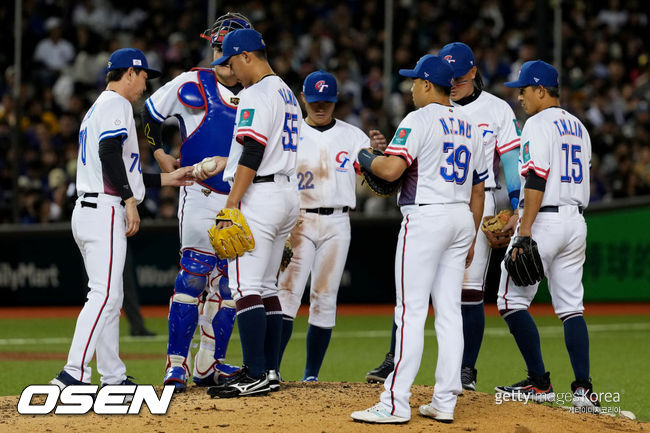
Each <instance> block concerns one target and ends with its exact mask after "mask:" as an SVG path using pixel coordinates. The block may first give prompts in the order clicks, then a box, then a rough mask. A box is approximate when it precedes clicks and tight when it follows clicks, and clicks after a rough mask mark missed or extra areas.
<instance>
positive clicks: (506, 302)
mask: <svg viewBox="0 0 650 433" xmlns="http://www.w3.org/2000/svg"><path fill="white" fill-rule="evenodd" d="M506 272H507V271H506ZM509 285H510V275H508V276H507V277H506V291H505V292H504V293H503V301H504V302H505V304H506V310H507V309H508V299H506V295H507V294H508V286H509Z"/></svg>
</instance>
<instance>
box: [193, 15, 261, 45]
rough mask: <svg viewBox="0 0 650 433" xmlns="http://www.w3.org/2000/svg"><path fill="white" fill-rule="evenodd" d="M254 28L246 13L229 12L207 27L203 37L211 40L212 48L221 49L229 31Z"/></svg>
mask: <svg viewBox="0 0 650 433" xmlns="http://www.w3.org/2000/svg"><path fill="white" fill-rule="evenodd" d="M252 28H253V25H252V24H251V22H250V21H249V20H248V18H246V17H245V16H244V15H242V14H239V13H237V12H229V13H227V14H225V15H222V16H220V17H219V18H217V20H216V21H215V22H214V24H212V27H210V28H209V29H206V30H205V31H204V32H203V34H202V35H201V37H202V38H204V39H207V40H209V41H210V46H211V47H212V48H217V49H219V51H221V44H222V43H223V38H224V37H225V36H226V35H227V34H228V33H230V32H232V31H234V30H239V29H252Z"/></svg>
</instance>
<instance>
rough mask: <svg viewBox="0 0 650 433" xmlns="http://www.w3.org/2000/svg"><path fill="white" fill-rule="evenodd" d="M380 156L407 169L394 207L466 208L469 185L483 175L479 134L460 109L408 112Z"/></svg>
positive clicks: (436, 107)
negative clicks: (398, 160)
mask: <svg viewBox="0 0 650 433" xmlns="http://www.w3.org/2000/svg"><path fill="white" fill-rule="evenodd" d="M385 153H386V154H387V155H399V156H401V157H403V158H404V159H405V160H406V163H407V164H408V168H407V169H406V172H405V176H404V180H403V183H402V187H401V188H400V192H399V195H398V197H397V201H398V204H399V205H400V206H405V205H411V204H431V203H437V204H442V203H469V199H470V197H471V189H472V185H473V184H474V183H478V182H480V181H484V180H485V179H486V178H487V176H488V169H487V166H486V163H485V152H483V144H482V142H481V135H480V131H479V130H478V129H477V128H476V127H475V126H474V124H473V123H472V122H471V121H470V119H469V117H468V116H467V115H465V114H464V113H463V112H462V111H461V110H458V109H456V108H453V107H448V106H445V105H440V104H429V105H427V106H426V107H422V108H420V109H419V110H416V111H413V112H411V113H409V114H408V115H407V116H406V117H405V118H404V120H402V122H401V123H400V124H399V127H398V128H397V131H396V132H395V136H394V137H393V140H392V141H391V142H390V144H389V145H388V147H387V148H386V152H385ZM420 167H422V169H420ZM431 167H434V169H433V170H432V169H431Z"/></svg>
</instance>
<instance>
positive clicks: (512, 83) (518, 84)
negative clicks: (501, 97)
mask: <svg viewBox="0 0 650 433" xmlns="http://www.w3.org/2000/svg"><path fill="white" fill-rule="evenodd" d="M503 85H504V86H506V87H526V86H528V84H525V83H523V82H521V81H519V80H516V81H508V82H507V83H503Z"/></svg>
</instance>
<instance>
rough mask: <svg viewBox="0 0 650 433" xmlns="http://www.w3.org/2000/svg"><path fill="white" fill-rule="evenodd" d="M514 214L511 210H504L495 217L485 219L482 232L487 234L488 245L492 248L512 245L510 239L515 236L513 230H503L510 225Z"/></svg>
mask: <svg viewBox="0 0 650 433" xmlns="http://www.w3.org/2000/svg"><path fill="white" fill-rule="evenodd" d="M512 215H513V212H512V211H511V210H510V209H504V210H502V211H501V212H499V213H498V214H496V215H494V216H486V217H483V223H482V224H481V230H482V231H483V233H485V237H486V238H487V240H488V244H490V247H492V248H505V247H507V246H508V244H509V243H510V237H511V236H512V235H513V232H514V231H513V230H511V229H509V230H508V231H503V228H504V227H505V226H506V224H508V221H509V220H510V217H512Z"/></svg>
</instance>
